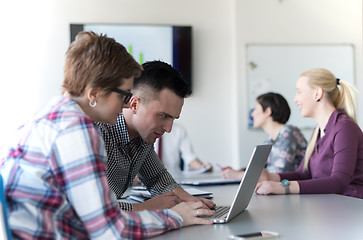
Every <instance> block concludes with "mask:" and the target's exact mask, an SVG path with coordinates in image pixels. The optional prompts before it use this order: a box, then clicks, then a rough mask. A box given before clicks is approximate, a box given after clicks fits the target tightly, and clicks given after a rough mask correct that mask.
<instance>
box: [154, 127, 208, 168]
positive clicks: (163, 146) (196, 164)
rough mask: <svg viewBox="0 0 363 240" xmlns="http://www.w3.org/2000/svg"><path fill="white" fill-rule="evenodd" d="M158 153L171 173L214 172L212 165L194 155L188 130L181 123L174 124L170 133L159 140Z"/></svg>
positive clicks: (156, 148) (155, 145)
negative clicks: (204, 169) (204, 170)
mask: <svg viewBox="0 0 363 240" xmlns="http://www.w3.org/2000/svg"><path fill="white" fill-rule="evenodd" d="M154 148H155V151H156V153H157V154H158V156H159V158H160V160H161V161H162V162H163V163H164V166H165V167H166V169H168V171H169V172H171V173H179V172H180V171H189V170H201V169H203V168H206V171H207V172H211V171H213V167H212V166H211V164H210V163H203V162H202V161H201V160H200V159H199V158H198V157H197V155H196V154H195V153H194V150H193V147H192V144H191V142H190V140H189V138H188V134H187V130H186V129H185V128H184V126H182V125H181V124H179V123H174V125H173V128H172V130H171V132H170V133H166V134H164V135H162V136H161V137H160V138H158V139H157V140H156V142H155V144H154Z"/></svg>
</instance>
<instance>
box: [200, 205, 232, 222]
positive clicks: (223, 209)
mask: <svg viewBox="0 0 363 240" xmlns="http://www.w3.org/2000/svg"><path fill="white" fill-rule="evenodd" d="M229 209H230V207H229V206H216V207H215V208H214V209H213V210H214V211H216V213H215V214H214V215H213V216H203V217H202V218H207V219H214V218H220V217H221V216H223V215H225V214H226V213H228V211H229Z"/></svg>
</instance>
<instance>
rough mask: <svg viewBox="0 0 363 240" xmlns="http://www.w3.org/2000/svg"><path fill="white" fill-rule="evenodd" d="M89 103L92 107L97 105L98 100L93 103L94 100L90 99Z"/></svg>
mask: <svg viewBox="0 0 363 240" xmlns="http://www.w3.org/2000/svg"><path fill="white" fill-rule="evenodd" d="M89 105H90V107H96V105H97V102H96V101H95V102H94V103H92V100H89Z"/></svg>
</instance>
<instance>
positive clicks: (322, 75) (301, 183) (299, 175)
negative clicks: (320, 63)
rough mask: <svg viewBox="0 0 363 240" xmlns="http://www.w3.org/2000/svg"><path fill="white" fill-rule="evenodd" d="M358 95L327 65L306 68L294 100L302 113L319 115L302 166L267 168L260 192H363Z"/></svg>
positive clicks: (362, 135)
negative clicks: (282, 169) (277, 170)
mask: <svg viewBox="0 0 363 240" xmlns="http://www.w3.org/2000/svg"><path fill="white" fill-rule="evenodd" d="M339 86H340V88H339ZM355 97H356V89H355V87H354V86H353V85H351V84H350V83H349V82H347V81H344V80H339V79H337V78H336V77H335V76H334V75H333V74H332V73H331V72H330V71H328V70H326V69H312V70H310V71H307V72H304V73H303V74H301V76H300V78H299V79H298V81H297V83H296V96H295V99H294V102H295V103H296V104H297V105H298V106H299V109H300V112H301V115H302V116H303V117H311V118H313V119H315V120H316V122H317V127H316V128H315V130H314V132H313V134H312V137H311V139H310V142H309V144H308V147H307V150H306V155H305V158H304V160H303V162H302V163H301V164H300V166H299V168H298V169H297V170H296V171H293V172H287V173H280V174H276V173H267V172H265V171H264V172H263V173H262V175H261V178H260V182H259V183H258V184H257V187H256V192H257V193H258V194H289V193H295V194H314V193H325V194H327V193H336V194H341V195H346V196H352V197H356V198H363V133H362V131H361V129H360V128H359V126H358V124H357V123H356V102H355ZM281 180H282V181H281Z"/></svg>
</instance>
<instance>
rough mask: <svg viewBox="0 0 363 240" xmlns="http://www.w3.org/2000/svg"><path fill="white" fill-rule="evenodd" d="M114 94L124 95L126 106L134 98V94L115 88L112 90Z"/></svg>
mask: <svg viewBox="0 0 363 240" xmlns="http://www.w3.org/2000/svg"><path fill="white" fill-rule="evenodd" d="M112 92H117V93H118V94H120V95H122V96H124V97H125V99H124V103H125V104H128V103H129V101H130V99H131V97H132V93H131V92H125V91H122V90H121V89H118V88H114V89H112Z"/></svg>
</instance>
